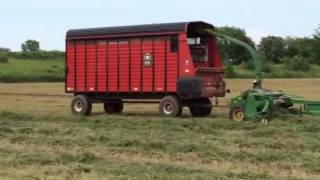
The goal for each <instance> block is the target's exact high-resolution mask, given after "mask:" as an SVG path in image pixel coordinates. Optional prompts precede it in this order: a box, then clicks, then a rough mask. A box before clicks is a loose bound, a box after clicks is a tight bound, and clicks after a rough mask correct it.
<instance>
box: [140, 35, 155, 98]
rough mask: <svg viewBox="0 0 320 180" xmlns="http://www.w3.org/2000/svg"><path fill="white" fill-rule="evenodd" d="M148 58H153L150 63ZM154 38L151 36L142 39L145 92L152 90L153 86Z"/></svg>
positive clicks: (143, 86)
mask: <svg viewBox="0 0 320 180" xmlns="http://www.w3.org/2000/svg"><path fill="white" fill-rule="evenodd" d="M147 58H151V61H150V64H149V63H148V62H149V61H148V60H147ZM153 58H154V54H153V40H152V39H151V38H145V39H142V61H143V66H142V71H143V73H142V84H143V85H142V89H143V92H152V90H153V87H152V84H153V66H154V65H153V60H152V59H153Z"/></svg>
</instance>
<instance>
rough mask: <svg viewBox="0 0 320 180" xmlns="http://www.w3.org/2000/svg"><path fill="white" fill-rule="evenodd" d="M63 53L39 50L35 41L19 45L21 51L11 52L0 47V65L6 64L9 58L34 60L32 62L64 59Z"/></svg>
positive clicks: (38, 45)
mask: <svg viewBox="0 0 320 180" xmlns="http://www.w3.org/2000/svg"><path fill="white" fill-rule="evenodd" d="M64 57H65V52H63V51H57V50H53V51H45V50H41V49H40V43H39V42H38V41H36V40H27V41H25V42H24V43H22V44H21V51H18V52H13V51H11V50H10V49H8V48H1V47H0V63H6V62H8V59H9V58H15V59H34V60H47V59H57V60H61V59H64Z"/></svg>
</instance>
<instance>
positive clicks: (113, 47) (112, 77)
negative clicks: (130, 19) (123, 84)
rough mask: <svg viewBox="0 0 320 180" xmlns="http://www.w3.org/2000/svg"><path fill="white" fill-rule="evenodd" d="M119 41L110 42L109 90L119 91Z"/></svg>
mask: <svg viewBox="0 0 320 180" xmlns="http://www.w3.org/2000/svg"><path fill="white" fill-rule="evenodd" d="M118 50H119V49H118V42H117V41H110V42H109V44H108V92H117V91H118V71H119V69H118V68H119V66H118V61H119V59H118V58H119V57H118Z"/></svg>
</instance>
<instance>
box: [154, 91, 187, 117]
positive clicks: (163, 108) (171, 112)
mask: <svg viewBox="0 0 320 180" xmlns="http://www.w3.org/2000/svg"><path fill="white" fill-rule="evenodd" d="M159 111H160V113H161V114H163V115H165V116H171V117H178V116H180V115H181V113H182V104H181V101H180V99H179V98H178V97H176V96H172V95H169V96H166V97H164V98H162V99H161V101H160V105H159Z"/></svg>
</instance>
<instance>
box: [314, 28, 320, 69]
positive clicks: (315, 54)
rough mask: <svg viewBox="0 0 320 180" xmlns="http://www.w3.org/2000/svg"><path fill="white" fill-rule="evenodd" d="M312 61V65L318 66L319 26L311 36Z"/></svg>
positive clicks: (319, 59)
mask: <svg viewBox="0 0 320 180" xmlns="http://www.w3.org/2000/svg"><path fill="white" fill-rule="evenodd" d="M312 60H313V62H314V63H317V64H320V25H319V27H318V29H316V30H315V33H314V34H313V44H312Z"/></svg>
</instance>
